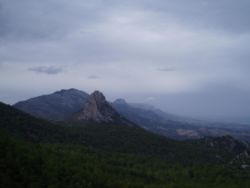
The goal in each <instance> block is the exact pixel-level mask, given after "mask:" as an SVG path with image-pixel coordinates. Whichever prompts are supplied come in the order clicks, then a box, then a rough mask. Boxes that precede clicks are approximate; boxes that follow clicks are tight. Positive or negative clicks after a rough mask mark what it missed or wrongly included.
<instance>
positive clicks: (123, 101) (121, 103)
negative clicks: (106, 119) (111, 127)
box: [113, 98, 128, 105]
mask: <svg viewBox="0 0 250 188" xmlns="http://www.w3.org/2000/svg"><path fill="white" fill-rule="evenodd" d="M113 103H114V104H120V105H127V104H128V103H127V102H126V100H125V99H121V98H120V99H116V100H115V101H114V102H113Z"/></svg>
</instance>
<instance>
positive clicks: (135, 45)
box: [0, 0, 250, 119]
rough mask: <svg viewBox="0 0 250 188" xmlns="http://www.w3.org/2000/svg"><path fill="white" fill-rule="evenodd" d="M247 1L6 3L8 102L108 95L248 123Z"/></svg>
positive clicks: (1, 60) (2, 4) (1, 70)
mask: <svg viewBox="0 0 250 188" xmlns="http://www.w3.org/2000/svg"><path fill="white" fill-rule="evenodd" d="M249 17H250V1H249V0H237V1H236V0H188V1H186V0H126V1H124V0H123V1H120V0H91V1H90V0H89V1H87V0H73V1H72V0H42V1H41V0H22V1H20V0H11V1H10V0H0V101H3V102H5V103H9V104H13V103H15V102H17V101H20V100H24V99H28V98H30V97H34V96H38V95H41V94H47V93H52V92H54V91H57V90H60V89H63V88H64V89H67V88H77V89H80V90H83V91H86V92H88V93H91V92H92V91H94V90H100V91H102V92H103V93H104V94H105V95H106V97H107V98H108V99H109V100H110V101H112V100H114V99H116V98H125V99H126V100H127V101H129V102H139V103H148V104H152V105H155V106H156V107H158V108H161V109H163V110H165V111H167V112H170V113H175V114H179V115H185V116H192V117H204V118H224V119H228V118H240V119H250V118H249V117H250V105H249V104H250V74H249V71H250V62H249V59H250V22H249Z"/></svg>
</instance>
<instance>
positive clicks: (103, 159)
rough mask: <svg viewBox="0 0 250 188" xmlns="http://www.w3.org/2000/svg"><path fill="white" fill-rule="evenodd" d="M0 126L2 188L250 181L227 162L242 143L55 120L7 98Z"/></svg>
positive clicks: (179, 186) (165, 187)
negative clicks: (16, 106) (181, 138)
mask: <svg viewBox="0 0 250 188" xmlns="http://www.w3.org/2000/svg"><path fill="white" fill-rule="evenodd" d="M0 126H1V129H0V185H1V187H25V188H26V187H28V188H29V187H35V188H37V187H46V188H47V187H50V188H57V187H58V188H61V187H62V188H63V187H65V188H70V187H74V188H75V187H76V188H77V187H84V188H95V187H96V188H100V187H102V188H117V187H119V188H154V187H157V188H200V187H202V188H206V187H207V188H208V187H209V188H210V187H213V188H217V187H218V188H223V187H226V188H242V187H246V188H247V187H250V170H249V169H247V168H246V169H242V168H241V167H240V165H238V164H231V163H229V162H230V161H231V160H232V158H233V157H235V155H236V154H237V152H240V151H241V150H242V149H244V148H241V147H243V146H241V145H240V144H239V147H237V148H236V149H237V150H231V149H230V148H229V149H227V148H226V147H224V146H223V147H222V148H220V147H215V148H211V147H208V145H207V143H206V142H207V140H201V141H189V142H178V141H174V140H170V139H166V138H164V137H161V136H158V135H154V134H151V133H148V132H146V131H144V130H142V129H140V128H137V127H128V126H118V125H95V124H92V125H86V126H65V125H56V124H53V123H49V122H47V121H44V120H41V119H37V118H34V117H32V116H29V115H27V114H25V113H22V112H20V111H18V110H15V109H13V108H12V107H10V106H6V105H4V104H0ZM227 139H231V138H220V139H217V140H216V142H215V143H218V146H219V145H220V143H224V144H225V145H226V141H227ZM230 141H231V140H230ZM234 144H237V143H236V142H234Z"/></svg>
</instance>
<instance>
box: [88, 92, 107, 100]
mask: <svg viewBox="0 0 250 188" xmlns="http://www.w3.org/2000/svg"><path fill="white" fill-rule="evenodd" d="M90 98H93V99H94V100H95V101H106V98H105V96H104V95H103V93H102V92H100V91H94V92H93V93H92V94H91V95H90Z"/></svg>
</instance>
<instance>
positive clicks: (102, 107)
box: [74, 91, 121, 123]
mask: <svg viewBox="0 0 250 188" xmlns="http://www.w3.org/2000/svg"><path fill="white" fill-rule="evenodd" d="M119 118H121V116H120V114H118V112H116V111H115V110H114V109H113V107H112V106H111V105H110V104H109V103H108V102H107V101H106V99H105V96H104V95H103V94H102V93H101V92H100V91H94V92H93V93H92V94H91V95H90V96H89V98H88V100H87V102H86V103H85V104H84V106H83V108H82V109H81V111H80V112H78V113H77V114H76V116H75V118H74V119H75V120H77V121H94V122H98V123H101V122H104V123H110V122H115V121H116V120H117V119H119Z"/></svg>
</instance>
